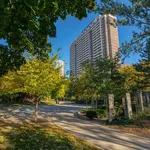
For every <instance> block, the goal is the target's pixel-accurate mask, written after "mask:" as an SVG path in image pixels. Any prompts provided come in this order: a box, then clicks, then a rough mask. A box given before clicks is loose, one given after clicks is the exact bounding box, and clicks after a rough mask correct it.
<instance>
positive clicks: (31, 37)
mask: <svg viewBox="0 0 150 150" xmlns="http://www.w3.org/2000/svg"><path fill="white" fill-rule="evenodd" d="M94 6H95V2H94V0H84V1H82V2H81V0H76V1H74V2H72V0H64V1H60V0H31V1H30V0H23V1H22V0H13V1H9V0H1V1H0V27H1V28H0V39H3V40H4V41H6V46H4V45H2V46H0V54H2V55H3V59H1V61H2V62H1V63H2V64H4V63H6V64H5V65H4V66H2V65H0V70H3V72H2V73H1V74H5V73H7V71H8V70H9V69H10V68H9V65H11V64H10V60H12V61H13V67H17V66H20V65H21V64H22V63H23V62H22V60H23V59H24V52H25V51H27V52H30V53H32V54H33V55H35V56H37V58H38V59H40V60H43V59H45V58H48V56H49V55H48V54H49V53H50V52H51V44H50V43H49V42H48V38H49V37H55V36H56V26H55V23H56V21H57V20H58V19H59V18H60V19H63V20H65V19H66V16H67V15H72V16H74V17H76V18H78V19H82V18H84V17H87V13H88V11H91V10H93V8H94ZM10 58H11V59H10ZM11 66H12V65H11Z"/></svg>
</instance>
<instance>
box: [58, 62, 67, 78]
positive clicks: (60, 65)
mask: <svg viewBox="0 0 150 150" xmlns="http://www.w3.org/2000/svg"><path fill="white" fill-rule="evenodd" d="M56 67H59V68H60V75H61V76H65V62H64V61H62V60H57V61H56Z"/></svg>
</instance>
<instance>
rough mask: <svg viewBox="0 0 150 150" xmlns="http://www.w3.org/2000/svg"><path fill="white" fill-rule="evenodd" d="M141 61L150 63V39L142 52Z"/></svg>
mask: <svg viewBox="0 0 150 150" xmlns="http://www.w3.org/2000/svg"><path fill="white" fill-rule="evenodd" d="M140 56H141V61H144V62H150V38H149V39H148V40H147V43H146V47H145V48H144V49H142V50H141V52H140Z"/></svg>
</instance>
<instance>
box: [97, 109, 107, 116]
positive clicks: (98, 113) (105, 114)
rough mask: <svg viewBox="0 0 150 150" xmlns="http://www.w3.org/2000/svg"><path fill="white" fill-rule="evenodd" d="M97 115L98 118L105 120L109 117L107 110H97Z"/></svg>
mask: <svg viewBox="0 0 150 150" xmlns="http://www.w3.org/2000/svg"><path fill="white" fill-rule="evenodd" d="M96 114H97V117H98V118H105V117H107V110H106V109H97V110H96Z"/></svg>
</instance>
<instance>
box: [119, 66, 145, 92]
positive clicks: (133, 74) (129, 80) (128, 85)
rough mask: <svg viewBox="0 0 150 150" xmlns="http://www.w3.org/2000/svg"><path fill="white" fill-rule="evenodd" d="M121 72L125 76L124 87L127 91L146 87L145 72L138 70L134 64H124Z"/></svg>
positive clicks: (120, 69)
mask: <svg viewBox="0 0 150 150" xmlns="http://www.w3.org/2000/svg"><path fill="white" fill-rule="evenodd" d="M119 72H120V73H122V74H123V75H124V77H125V82H124V83H123V89H124V91H125V92H130V93H135V92H137V91H140V90H143V89H144V88H145V84H144V80H145V76H144V73H143V72H138V71H136V69H135V67H134V66H122V67H120V68H119Z"/></svg>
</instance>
